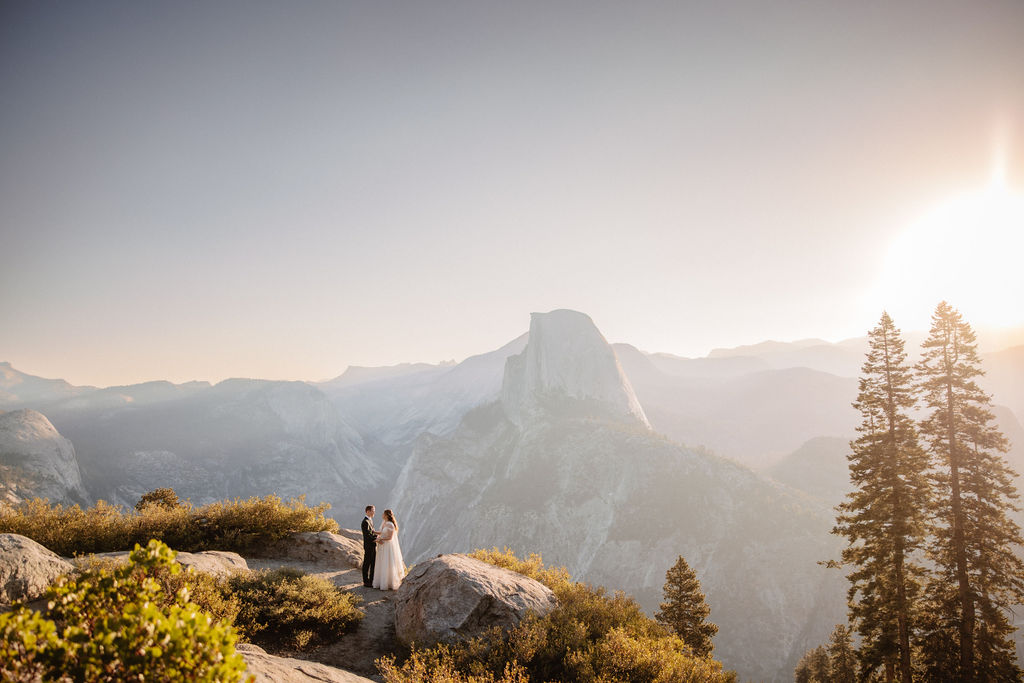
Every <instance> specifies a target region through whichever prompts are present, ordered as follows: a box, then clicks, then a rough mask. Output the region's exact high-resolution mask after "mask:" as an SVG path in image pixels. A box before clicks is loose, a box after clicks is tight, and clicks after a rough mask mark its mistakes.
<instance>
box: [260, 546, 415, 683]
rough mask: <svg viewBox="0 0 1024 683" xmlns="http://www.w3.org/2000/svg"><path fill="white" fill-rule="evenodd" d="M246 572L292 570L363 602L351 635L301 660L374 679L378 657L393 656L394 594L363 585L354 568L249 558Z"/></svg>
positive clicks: (348, 634) (359, 574) (307, 654)
mask: <svg viewBox="0 0 1024 683" xmlns="http://www.w3.org/2000/svg"><path fill="white" fill-rule="evenodd" d="M248 564H249V568H250V569H279V568H281V567H294V568H295V569H298V570H300V571H303V572H306V573H307V574H313V575H315V576H319V577H321V578H324V579H327V580H328V581H331V582H332V583H333V584H334V585H336V586H338V587H339V588H342V589H344V590H347V591H351V592H352V593H355V594H356V595H358V596H359V597H360V598H362V600H363V602H362V604H361V605H360V608H361V609H362V610H363V611H364V612H365V614H366V616H365V617H363V619H362V621H360V622H359V626H358V627H356V629H354V630H353V631H352V632H350V633H347V634H345V635H344V636H342V638H341V639H340V640H338V641H336V642H334V643H331V644H330V645H325V646H323V647H320V648H317V649H316V650H313V651H312V652H307V653H305V654H303V658H305V659H310V660H313V661H316V662H321V663H323V664H327V665H329V666H335V667H338V668H340V669H345V670H346V671H351V672H352V673H356V674H359V675H360V676H366V677H367V678H372V679H374V680H378V681H379V680H382V679H381V678H380V676H379V675H378V674H377V666H376V664H375V662H376V661H377V659H378V658H380V657H383V656H385V655H389V654H395V653H396V650H395V647H396V645H395V609H394V606H393V605H392V604H391V598H392V597H393V596H394V591H380V590H377V589H375V588H366V587H365V586H363V575H362V572H360V570H358V569H351V568H349V569H338V568H326V567H323V566H321V565H318V564H317V563H315V562H297V561H294V560H267V559H249V560H248Z"/></svg>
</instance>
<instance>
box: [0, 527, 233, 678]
mask: <svg viewBox="0 0 1024 683" xmlns="http://www.w3.org/2000/svg"><path fill="white" fill-rule="evenodd" d="M180 572H181V567H180V566H179V565H178V564H176V563H175V562H174V552H173V551H172V550H170V549H169V548H168V547H167V546H166V545H164V544H162V543H160V542H159V541H151V542H150V543H149V544H148V545H147V546H146V547H145V548H142V547H140V546H136V547H135V550H134V551H133V552H132V553H131V555H130V557H129V561H128V562H127V563H126V564H123V565H119V566H117V567H114V568H113V569H92V570H86V571H85V572H83V573H82V574H81V575H80V576H79V577H78V578H76V579H74V580H72V579H68V578H66V577H63V578H60V579H58V580H57V582H56V583H54V585H53V586H51V587H50V588H49V589H48V591H47V593H46V598H47V605H46V608H45V609H44V610H43V612H42V613H36V612H33V611H31V610H29V609H28V608H25V607H20V608H18V609H17V610H15V611H14V612H10V613H7V614H3V615H0V680H3V681H11V682H22V681H24V682H28V681H37V680H43V681H95V682H107V681H109V682H114V681H124V682H131V683H142V682H143V681H154V680H155V681H209V682H211V683H212V682H214V681H218V682H225V683H227V682H233V681H238V680H239V679H240V678H241V676H242V673H243V672H244V670H245V662H244V661H243V660H242V658H241V657H240V656H239V655H238V654H236V653H235V649H234V643H235V637H236V636H235V632H234V629H233V628H232V627H231V626H230V624H226V623H224V622H219V621H215V620H214V619H212V618H211V617H210V616H209V615H208V614H206V613H205V612H203V611H202V610H201V609H200V608H199V607H198V606H197V605H196V604H195V603H193V602H191V601H190V599H189V593H188V590H187V589H183V590H180V591H178V593H176V594H174V595H169V594H167V593H165V592H164V591H163V589H162V588H161V584H160V582H159V581H158V580H157V578H156V577H157V575H158V574H161V573H167V574H172V575H173V574H177V573H180Z"/></svg>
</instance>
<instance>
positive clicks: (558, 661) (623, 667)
mask: <svg viewBox="0 0 1024 683" xmlns="http://www.w3.org/2000/svg"><path fill="white" fill-rule="evenodd" d="M471 556H472V557H475V558H477V559H480V560H483V561H485V562H490V563H491V564H494V565H497V566H499V567H503V568H506V569H511V570H513V571H518V572H520V573H522V574H524V575H526V576H529V577H531V578H534V579H536V580H538V581H540V582H541V583H544V584H545V585H547V586H548V587H549V588H551V590H552V591H553V592H554V593H555V595H556V596H557V597H558V600H559V605H558V607H557V608H555V610H554V611H552V612H551V613H550V614H548V615H546V616H543V617H539V616H529V617H527V618H526V619H525V620H524V621H523V622H522V623H520V624H519V625H518V626H516V627H515V628H513V629H511V630H510V631H509V632H507V633H502V631H501V630H500V629H498V628H495V629H493V630H492V631H491V632H490V633H488V634H485V635H484V636H482V637H479V638H476V639H473V640H471V641H469V642H467V643H464V644H462V645H458V646H446V645H439V646H436V647H434V648H430V649H426V650H415V651H413V652H412V653H411V655H410V656H409V658H408V659H407V660H406V661H405V662H403V663H401V664H399V663H398V662H397V661H396V660H395V659H394V658H389V659H384V660H382V661H381V662H379V667H380V671H381V674H382V675H383V676H384V679H385V680H386V681H387V682H388V683H412V682H413V681H430V682H432V683H442V682H444V683H492V682H493V683H522V682H525V681H588V682H595V683H596V682H597V681H602V682H609V683H610V682H611V681H635V682H649V683H662V682H665V683H667V682H668V681H702V682H708V683H719V682H726V681H734V680H735V675H734V674H732V673H731V672H726V671H723V670H722V665H721V664H720V663H719V662H717V661H715V660H713V659H711V658H710V657H699V656H696V655H694V654H693V652H692V651H691V649H690V648H689V647H688V646H687V645H686V643H684V642H683V640H682V639H680V638H679V637H678V636H676V635H674V634H672V633H670V632H669V631H668V630H667V629H666V628H664V627H663V626H661V625H659V624H658V623H656V622H655V621H654V620H652V619H650V618H649V617H647V616H646V615H645V614H644V613H643V611H642V610H641V609H640V606H639V605H638V604H637V603H636V601H635V600H633V599H632V598H630V597H628V596H626V595H623V594H621V593H616V594H614V595H610V594H608V592H607V591H606V590H605V589H603V588H600V587H596V588H595V587H593V586H589V585H587V584H583V583H577V582H574V581H572V580H571V578H570V576H569V574H568V572H566V570H565V569H564V568H551V567H545V566H544V564H543V562H542V560H541V558H540V556H539V555H530V556H529V557H528V558H527V559H525V560H523V559H519V558H517V557H516V556H515V555H514V553H512V552H511V551H510V550H508V549H505V550H501V551H499V550H497V549H492V550H478V551H476V552H474V553H472V555H471Z"/></svg>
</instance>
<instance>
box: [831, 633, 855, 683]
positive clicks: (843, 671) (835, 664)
mask: <svg viewBox="0 0 1024 683" xmlns="http://www.w3.org/2000/svg"><path fill="white" fill-rule="evenodd" d="M828 662H829V670H830V671H831V678H830V679H829V680H830V681H831V683H855V681H856V680H857V655H856V653H855V652H854V650H853V641H852V638H851V637H850V629H848V628H847V627H846V626H844V625H842V624H838V625H836V627H835V628H834V629H833V630H832V635H831V637H829V641H828Z"/></svg>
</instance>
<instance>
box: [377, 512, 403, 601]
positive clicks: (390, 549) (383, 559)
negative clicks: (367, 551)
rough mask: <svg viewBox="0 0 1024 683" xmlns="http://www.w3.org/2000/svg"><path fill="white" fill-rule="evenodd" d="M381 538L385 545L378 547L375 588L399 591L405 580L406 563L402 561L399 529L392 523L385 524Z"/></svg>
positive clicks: (381, 531)
mask: <svg viewBox="0 0 1024 683" xmlns="http://www.w3.org/2000/svg"><path fill="white" fill-rule="evenodd" d="M380 538H381V540H382V541H383V543H381V544H380V545H378V546H377V562H376V564H375V565H374V567H373V587H374V588H379V589H380V590H382V591H393V590H398V587H399V586H401V585H402V579H403V578H405V561H403V560H402V548H401V546H399V545H398V529H396V528H395V525H394V524H392V523H391V522H384V527H383V528H382V529H381V530H380Z"/></svg>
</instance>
